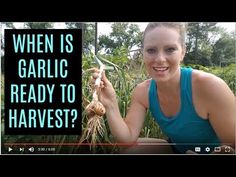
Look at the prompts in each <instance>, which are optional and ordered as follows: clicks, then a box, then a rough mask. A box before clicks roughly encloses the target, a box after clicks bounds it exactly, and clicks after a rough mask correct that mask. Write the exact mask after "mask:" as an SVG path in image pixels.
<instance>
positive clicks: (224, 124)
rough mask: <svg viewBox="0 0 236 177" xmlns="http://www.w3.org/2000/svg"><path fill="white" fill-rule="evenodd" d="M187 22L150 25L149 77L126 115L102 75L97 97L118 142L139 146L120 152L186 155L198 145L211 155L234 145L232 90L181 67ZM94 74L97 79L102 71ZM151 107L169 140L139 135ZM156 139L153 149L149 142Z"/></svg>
mask: <svg viewBox="0 0 236 177" xmlns="http://www.w3.org/2000/svg"><path fill="white" fill-rule="evenodd" d="M185 26H186V24H185V23H179V22H157V23H149V24H148V25H147V27H146V29H145V31H144V37H143V61H144V63H145V66H146V69H147V72H148V74H149V76H150V77H151V78H150V79H147V80H145V81H143V82H142V83H140V84H138V85H137V86H136V87H135V88H134V91H133V94H132V98H131V105H130V107H129V110H128V112H127V114H126V116H125V118H124V119H123V118H122V117H121V114H120V110H119V105H118V101H117V97H116V93H115V90H114V88H113V86H112V84H111V82H110V81H109V80H108V79H107V78H106V75H105V73H103V74H102V82H101V91H100V97H99V98H100V101H101V103H102V104H103V105H104V107H105V109H106V117H107V120H108V124H109V127H110V130H111V133H112V134H113V136H114V137H115V139H116V142H118V143H126V144H127V143H129V144H135V146H134V147H129V148H127V149H126V150H125V151H122V153H124V152H125V153H135V154H138V153H155V154H159V153H165V154H167V153H168V154H169V153H181V154H183V153H188V152H189V151H195V147H199V148H201V149H202V151H200V152H198V153H203V154H209V153H213V152H214V149H217V147H222V148H223V147H225V146H228V147H231V148H235V126H234V125H235V121H236V117H235V115H236V110H235V107H236V101H235V97H234V94H233V92H232V91H231V90H230V88H229V87H228V85H227V84H226V83H225V82H224V81H223V80H222V79H220V78H219V77H217V76H215V75H213V74H210V73H206V72H203V71H198V70H195V69H192V68H185V67H181V66H180V63H181V61H183V60H184V57H185V51H186V49H185V36H186V31H185V30H186V28H185ZM94 72H95V73H94V74H93V79H94V82H95V80H96V78H97V77H98V71H94ZM147 110H149V111H150V112H151V114H152V116H153V118H154V120H155V121H156V122H157V123H158V125H159V126H160V128H161V130H162V132H164V134H165V135H166V136H167V137H168V138H167V139H165V140H164V139H145V138H139V135H140V132H141V129H142V127H143V123H144V120H145V116H146V113H147ZM153 143H154V144H155V145H156V146H155V147H154V146H151V145H153ZM143 144H146V146H145V147H144V146H142V145H143ZM149 144H150V145H149ZM163 145H164V146H163ZM222 153H227V152H222Z"/></svg>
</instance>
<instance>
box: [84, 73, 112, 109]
mask: <svg viewBox="0 0 236 177" xmlns="http://www.w3.org/2000/svg"><path fill="white" fill-rule="evenodd" d="M88 71H92V72H93V74H92V77H91V83H92V84H93V85H94V84H95V81H96V79H97V78H98V76H99V69H97V68H91V69H89V70H88ZM98 90H99V91H98V95H99V100H100V102H101V103H102V104H103V105H104V106H105V108H107V107H109V106H110V105H111V104H112V103H114V102H116V93H115V90H114V88H113V86H112V84H111V82H110V81H109V80H108V79H107V77H106V75H105V71H103V72H102V78H101V82H100V86H99V89H98Z"/></svg>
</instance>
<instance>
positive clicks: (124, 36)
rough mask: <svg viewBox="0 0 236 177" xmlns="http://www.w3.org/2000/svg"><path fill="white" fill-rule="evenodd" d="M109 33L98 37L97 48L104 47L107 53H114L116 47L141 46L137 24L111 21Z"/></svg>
mask: <svg viewBox="0 0 236 177" xmlns="http://www.w3.org/2000/svg"><path fill="white" fill-rule="evenodd" d="M111 28H112V32H111V33H110V34H109V35H101V36H100V37H99V49H100V50H101V49H105V51H106V53H107V54H114V55H115V54H116V49H121V48H122V47H124V48H126V49H128V50H130V49H131V48H132V47H133V46H138V47H140V46H141V39H142V33H141V32H140V29H139V27H138V25H136V24H129V23H121V22H119V23H113V24H112V26H111Z"/></svg>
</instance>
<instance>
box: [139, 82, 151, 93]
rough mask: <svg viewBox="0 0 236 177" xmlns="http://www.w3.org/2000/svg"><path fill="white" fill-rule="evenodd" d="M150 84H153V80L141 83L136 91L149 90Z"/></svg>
mask: <svg viewBox="0 0 236 177" xmlns="http://www.w3.org/2000/svg"><path fill="white" fill-rule="evenodd" d="M150 83H151V79H147V80H145V81H143V82H141V83H139V84H138V85H137V86H136V88H135V89H136V90H138V91H144V90H148V89H149V86H150Z"/></svg>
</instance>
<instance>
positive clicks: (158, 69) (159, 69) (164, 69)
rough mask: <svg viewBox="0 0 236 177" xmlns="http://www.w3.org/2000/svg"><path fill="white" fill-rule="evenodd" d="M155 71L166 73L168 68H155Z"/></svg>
mask: <svg viewBox="0 0 236 177" xmlns="http://www.w3.org/2000/svg"><path fill="white" fill-rule="evenodd" d="M153 69H154V70H155V71H166V70H167V69H168V67H153Z"/></svg>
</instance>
